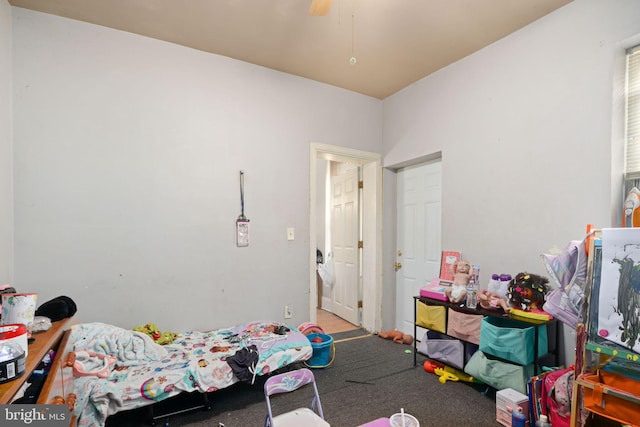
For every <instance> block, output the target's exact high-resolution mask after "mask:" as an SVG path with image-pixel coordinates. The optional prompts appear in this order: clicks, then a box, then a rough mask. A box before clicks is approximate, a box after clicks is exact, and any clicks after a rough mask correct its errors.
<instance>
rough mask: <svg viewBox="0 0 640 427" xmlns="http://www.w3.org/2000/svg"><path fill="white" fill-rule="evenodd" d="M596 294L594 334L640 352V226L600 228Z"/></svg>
mask: <svg viewBox="0 0 640 427" xmlns="http://www.w3.org/2000/svg"><path fill="white" fill-rule="evenodd" d="M597 294H598V301H597V306H598V313H597V327H596V329H595V330H596V331H597V335H598V336H599V337H601V338H604V339H605V340H608V341H611V342H613V343H615V344H618V345H620V346H622V347H625V348H627V349H629V350H632V351H634V352H636V353H638V352H640V317H638V312H640V228H609V229H607V228H605V229H602V264H601V272H600V282H599V289H598V292H597ZM592 304H593V302H592Z"/></svg>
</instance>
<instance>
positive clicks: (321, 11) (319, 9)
mask: <svg viewBox="0 0 640 427" xmlns="http://www.w3.org/2000/svg"><path fill="white" fill-rule="evenodd" d="M331 2H332V0H312V1H311V8H310V9H309V15H311V16H326V15H327V14H328V13H329V9H331Z"/></svg>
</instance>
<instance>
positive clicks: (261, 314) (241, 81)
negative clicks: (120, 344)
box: [12, 8, 382, 330]
mask: <svg viewBox="0 0 640 427" xmlns="http://www.w3.org/2000/svg"><path fill="white" fill-rule="evenodd" d="M12 11H13V27H14V34H13V48H14V53H13V65H14V69H13V73H14V114H15V120H14V129H15V130H14V132H15V144H14V145H15V148H14V149H15V165H14V167H15V190H14V191H15V211H16V213H15V218H16V225H15V240H16V244H15V285H16V287H17V288H18V289H19V290H21V291H37V292H39V293H40V301H41V302H44V301H45V300H48V299H50V298H53V297H56V296H58V295H69V296H70V297H72V298H73V299H74V300H76V302H77V303H78V306H79V313H78V315H79V318H80V320H81V321H102V322H107V323H114V324H117V325H120V326H123V327H130V326H134V325H137V324H142V323H146V322H155V323H156V324H157V325H158V326H159V327H160V329H162V330H165V329H170V330H182V329H187V328H196V329H203V328H212V327H221V326H229V325H231V324H235V323H239V322H244V321H247V320H248V319H261V318H268V319H274V320H284V319H283V308H284V305H289V306H291V307H293V319H291V324H293V325H297V324H299V323H301V322H303V321H306V320H308V315H309V283H308V278H309V259H308V255H309V250H308V247H309V242H308V240H309V238H308V236H309V233H310V230H309V226H310V225H309V182H310V179H309V173H310V172H309V156H310V153H309V143H310V142H311V141H313V142H321V143H326V144H331V145H339V146H345V147H350V148H354V149H359V150H364V151H373V152H381V149H382V142H381V138H382V129H381V123H382V102H381V101H379V100H376V99H373V98H369V97H365V96H362V95H359V94H355V93H352V92H349V91H345V90H341V89H337V88H335V87H331V86H327V85H325V84H320V83H317V82H312V81H309V80H306V79H302V78H298V77H294V76H291V75H287V74H283V73H280V72H276V71H272V70H268V69H265V68H261V67H258V66H254V65H250V64H247V63H243V62H239V61H236V60H232V59H229V58H225V57H221V56H216V55H211V54H208V53H203V52H200V51H196V50H192V49H187V48H184V47H180V46H177V45H173V44H169V43H165V42H161V41H157V40H152V39H148V38H144V37H140V36H136V35H132V34H129V33H125V32H120V31H115V30H111V29H107V28H103V27H99V26H95V25H90V24H86V23H81V22H76V21H72V20H68V19H63V18H60V17H56V16H52V15H47V14H42V13H37V12H32V11H28V10H24V9H20V8H13V9H12ZM240 170H243V171H244V173H245V214H246V216H247V217H248V218H249V219H250V220H251V244H250V246H249V247H248V248H237V247H235V240H234V224H235V220H236V218H237V216H238V215H239V214H240V194H239V171H240ZM314 225H315V224H314ZM287 227H294V228H295V235H296V240H295V241H293V242H290V241H287V234H286V229H287Z"/></svg>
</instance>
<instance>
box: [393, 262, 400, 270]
mask: <svg viewBox="0 0 640 427" xmlns="http://www.w3.org/2000/svg"><path fill="white" fill-rule="evenodd" d="M393 267H394V268H395V269H396V271H398V270H400V269H401V268H402V263H401V262H396V263H395V264H393Z"/></svg>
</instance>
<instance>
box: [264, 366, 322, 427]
mask: <svg viewBox="0 0 640 427" xmlns="http://www.w3.org/2000/svg"><path fill="white" fill-rule="evenodd" d="M307 384H311V385H312V386H313V391H314V398H313V400H312V401H311V408H299V409H295V410H293V411H290V412H285V413H283V414H280V415H278V416H275V417H274V416H273V413H272V412H271V401H270V396H272V395H274V394H278V393H289V392H292V391H295V390H298V389H299V388H301V387H303V386H305V385H307ZM264 395H265V398H266V400H267V417H266V420H265V423H264V425H265V427H301V426H305V427H330V426H329V423H327V422H326V421H325V420H324V414H323V413H322V404H321V403H320V395H319V394H318V387H317V386H316V381H315V378H314V376H313V372H311V371H310V370H309V369H306V368H302V369H298V370H295V371H290V372H285V373H282V374H278V375H273V376H272V377H270V378H269V379H267V381H266V382H265V383H264ZM314 410H315V411H316V412H314Z"/></svg>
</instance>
